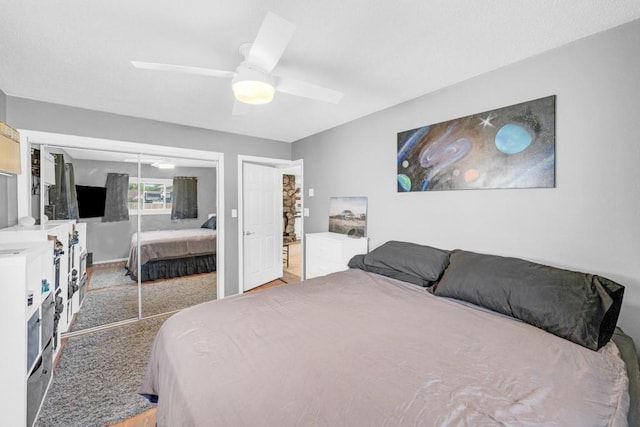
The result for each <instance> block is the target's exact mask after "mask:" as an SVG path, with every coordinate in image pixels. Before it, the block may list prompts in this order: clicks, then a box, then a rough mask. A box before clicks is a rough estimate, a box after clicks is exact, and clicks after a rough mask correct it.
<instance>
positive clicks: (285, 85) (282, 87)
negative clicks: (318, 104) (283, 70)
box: [276, 77, 344, 104]
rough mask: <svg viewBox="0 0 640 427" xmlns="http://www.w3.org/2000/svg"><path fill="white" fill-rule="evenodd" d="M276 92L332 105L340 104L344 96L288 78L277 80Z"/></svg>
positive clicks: (331, 90) (334, 91)
mask: <svg viewBox="0 0 640 427" xmlns="http://www.w3.org/2000/svg"><path fill="white" fill-rule="evenodd" d="M276 90H277V91H278V92H283V93H288V94H289V95H296V96H302V97H304V98H310V99H316V100H318V101H324V102H329V103H331V104H337V103H339V102H340V100H341V99H342V97H343V96H344V94H343V93H342V92H338V91H337V90H333V89H328V88H326V87H322V86H318V85H315V84H313V83H307V82H303V81H300V80H295V79H290V78H286V77H278V78H277V84H276Z"/></svg>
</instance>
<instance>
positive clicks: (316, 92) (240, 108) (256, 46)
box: [131, 12, 343, 115]
mask: <svg viewBox="0 0 640 427" xmlns="http://www.w3.org/2000/svg"><path fill="white" fill-rule="evenodd" d="M295 29H296V26H295V25H294V24H292V23H291V22H289V21H287V20H286V19H284V18H282V17H280V16H278V15H276V14H274V13H272V12H268V13H267V15H266V17H265V19H264V21H263V22H262V25H261V26H260V30H259V31H258V35H257V36H256V38H255V40H254V41H253V43H244V44H242V45H241V46H240V48H239V51H240V54H241V55H242V56H243V58H244V61H242V63H240V65H239V66H238V68H236V70H235V71H225V70H215V69H210V68H200V67H190V66H185V65H171V64H158V63H153V62H142V61H131V64H133V66H134V67H136V68H142V69H147V70H159V71H171V72H176V73H186V74H196V75H201V76H210V77H222V78H228V79H231V88H232V90H233V93H234V96H235V99H236V101H235V103H234V106H233V114H234V115H238V114H243V113H246V111H247V107H246V105H247V104H254V105H255V104H267V103H269V102H271V101H272V100H273V96H274V94H275V92H276V91H277V92H282V93H287V94H290V95H295V96H301V97H304V98H309V99H314V100H319V101H324V102H329V103H333V104H337V103H338V102H340V100H341V99H342V96H343V94H342V93H341V92H338V91H336V90H333V89H328V88H326V87H322V86H318V85H316V84H313V83H308V82H304V81H300V80H295V79H291V78H288V77H282V76H277V75H273V74H272V71H273V69H274V68H275V67H276V65H277V64H278V61H279V60H280V57H281V56H282V54H283V53H284V50H285V48H286V47H287V45H288V44H289V41H290V40H291V38H292V37H293V33H294V31H295Z"/></svg>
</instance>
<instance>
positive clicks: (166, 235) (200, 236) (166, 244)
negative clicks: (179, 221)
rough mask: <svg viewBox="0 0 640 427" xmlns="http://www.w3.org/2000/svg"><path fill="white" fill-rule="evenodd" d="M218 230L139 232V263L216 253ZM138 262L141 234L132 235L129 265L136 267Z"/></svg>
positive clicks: (132, 268)
mask: <svg viewBox="0 0 640 427" xmlns="http://www.w3.org/2000/svg"><path fill="white" fill-rule="evenodd" d="M216 238H217V232H216V230H212V229H209V228H189V229H183V230H160V231H143V232H141V233H140V256H139V258H140V263H141V264H142V265H144V264H146V263H147V262H149V261H157V260H166V259H176V258H188V257H192V256H198V255H211V254H215V253H216ZM137 262H138V233H134V234H133V236H131V247H130V249H129V258H128V260H127V264H126V268H127V270H129V271H133V270H135V269H136V268H137V267H136V266H137V265H138V264H137Z"/></svg>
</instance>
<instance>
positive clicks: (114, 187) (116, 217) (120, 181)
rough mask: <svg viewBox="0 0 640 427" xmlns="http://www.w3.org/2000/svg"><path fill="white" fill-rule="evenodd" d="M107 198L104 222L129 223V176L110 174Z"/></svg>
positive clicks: (106, 185) (108, 176)
mask: <svg viewBox="0 0 640 427" xmlns="http://www.w3.org/2000/svg"><path fill="white" fill-rule="evenodd" d="M105 187H106V188H107V197H106V200H105V204H104V205H105V206H104V216H103V217H102V222H116V221H129V207H128V206H127V195H128V192H129V174H126V173H108V174H107V183H106V184H105Z"/></svg>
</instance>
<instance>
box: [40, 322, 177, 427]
mask: <svg viewBox="0 0 640 427" xmlns="http://www.w3.org/2000/svg"><path fill="white" fill-rule="evenodd" d="M167 317H168V316H159V317H154V318H151V319H144V320H140V321H138V322H134V323H131V324H127V325H122V326H118V327H116V328H111V329H106V330H101V331H97V332H93V333H90V334H85V335H80V336H76V337H71V338H69V339H68V341H67V342H66V344H65V345H64V347H63V349H62V357H61V358H60V363H59V364H58V366H57V367H56V369H55V371H54V375H53V381H52V382H51V386H50V387H49V391H48V392H47V396H46V398H45V400H44V403H43V405H42V409H41V410H40V415H39V417H38V420H37V421H36V423H35V425H36V426H37V427H103V426H105V425H107V424H111V423H115V422H119V421H122V420H124V419H126V418H129V417H131V416H133V415H135V414H138V413H140V412H142V411H144V410H145V409H148V408H150V407H152V405H151V404H150V403H149V402H148V401H147V400H146V399H145V398H143V397H142V396H140V395H139V394H138V387H139V386H140V383H141V382H142V377H143V375H144V372H145V369H146V365H147V361H148V359H149V353H150V350H151V345H152V343H153V339H154V338H155V336H156V333H157V332H158V329H159V328H160V326H161V325H162V323H163V322H164V321H165V320H166V319H167Z"/></svg>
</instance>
